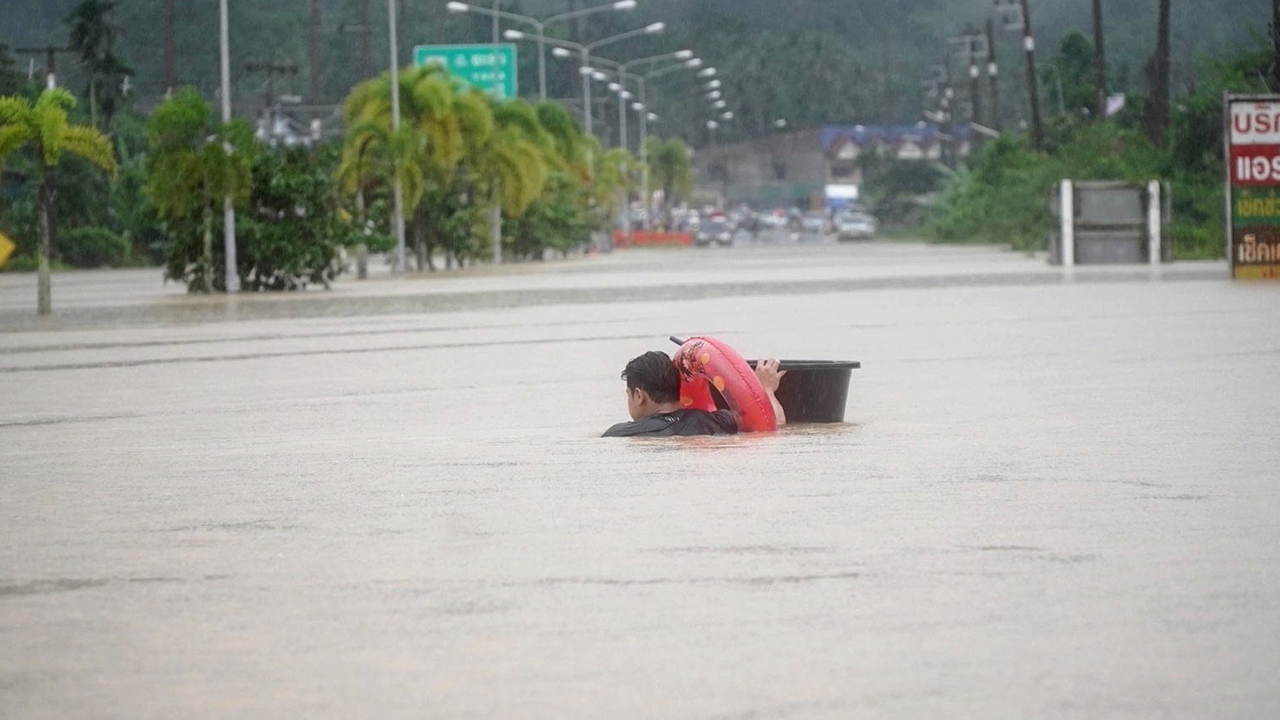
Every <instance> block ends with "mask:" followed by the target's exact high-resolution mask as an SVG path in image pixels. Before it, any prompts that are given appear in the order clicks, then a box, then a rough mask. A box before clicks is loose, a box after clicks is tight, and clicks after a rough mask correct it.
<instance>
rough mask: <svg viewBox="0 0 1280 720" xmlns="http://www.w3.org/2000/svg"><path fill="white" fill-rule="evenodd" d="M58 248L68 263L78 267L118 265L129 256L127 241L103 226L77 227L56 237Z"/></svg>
mask: <svg viewBox="0 0 1280 720" xmlns="http://www.w3.org/2000/svg"><path fill="white" fill-rule="evenodd" d="M58 250H59V251H60V252H61V254H62V259H63V261H65V262H66V263H67V264H68V265H71V266H72V267H78V268H97V267H103V266H104V265H105V266H113V267H116V266H120V265H123V264H124V263H125V261H126V260H127V259H128V257H129V243H128V242H126V241H125V239H124V238H122V237H120V236H119V235H117V234H115V233H113V232H111V231H110V230H108V229H106V228H103V227H94V226H88V227H78V228H75V229H72V230H68V231H66V232H64V233H61V235H60V236H59V238H58Z"/></svg>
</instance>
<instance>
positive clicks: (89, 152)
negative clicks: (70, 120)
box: [60, 125, 116, 174]
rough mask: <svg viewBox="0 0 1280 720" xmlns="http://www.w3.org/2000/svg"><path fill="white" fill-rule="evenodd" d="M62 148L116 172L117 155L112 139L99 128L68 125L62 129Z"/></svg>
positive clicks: (106, 169) (110, 171)
mask: <svg viewBox="0 0 1280 720" xmlns="http://www.w3.org/2000/svg"><path fill="white" fill-rule="evenodd" d="M60 144H61V145H62V149H63V150H64V151H65V152H69V153H71V154H72V155H79V156H80V157H82V158H84V159H86V160H88V161H89V162H91V163H93V164H94V165H97V166H98V167H100V168H102V169H103V170H105V171H107V172H108V173H111V174H115V171H116V156H115V148H114V147H112V145H111V140H110V139H108V138H107V136H106V135H104V134H102V132H101V131H100V130H98V129H97V128H93V127H89V126H88V125H68V126H66V127H65V128H63V130H62V139H61V143H60Z"/></svg>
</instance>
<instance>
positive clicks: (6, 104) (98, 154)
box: [0, 88, 116, 315]
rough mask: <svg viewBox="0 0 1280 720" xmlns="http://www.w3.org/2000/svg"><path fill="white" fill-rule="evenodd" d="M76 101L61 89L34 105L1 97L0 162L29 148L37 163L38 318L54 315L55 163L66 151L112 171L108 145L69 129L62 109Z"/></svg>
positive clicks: (92, 132) (82, 128)
mask: <svg viewBox="0 0 1280 720" xmlns="http://www.w3.org/2000/svg"><path fill="white" fill-rule="evenodd" d="M75 104H76V99H75V98H74V97H72V95H71V93H69V92H67V91H66V90H63V89H61V88H52V89H49V90H45V91H44V92H42V93H40V96H39V97H38V98H36V101H35V102H34V103H33V102H31V101H30V100H27V99H25V98H19V97H0V161H3V159H4V158H5V157H7V156H8V155H10V154H11V153H13V152H16V151H17V150H19V149H20V148H23V147H25V146H27V145H28V144H29V145H30V146H31V147H32V149H33V150H34V151H35V155H36V156H37V157H38V158H39V160H40V165H41V173H40V200H39V210H38V213H39V226H40V250H39V259H38V260H37V263H38V270H39V278H38V280H37V291H36V296H37V299H36V307H37V312H38V313H39V314H41V315H48V314H49V313H51V312H53V298H52V288H51V285H50V278H49V255H50V252H51V248H52V243H53V211H54V207H55V206H56V205H57V202H58V181H57V169H58V164H59V163H61V162H62V158H63V156H64V155H66V154H67V153H70V154H72V155H79V156H81V157H83V158H85V159H86V160H88V161H89V162H91V163H93V164H94V165H97V166H98V167H100V168H102V169H103V170H105V171H106V172H108V173H115V170H116V159H115V155H114V153H113V151H112V147H111V141H110V140H108V139H107V137H106V136H105V135H103V134H102V133H101V132H99V131H98V130H97V129H96V128H92V127H89V126H86V125H72V124H70V123H68V122H67V111H68V110H70V109H71V108H72V107H75Z"/></svg>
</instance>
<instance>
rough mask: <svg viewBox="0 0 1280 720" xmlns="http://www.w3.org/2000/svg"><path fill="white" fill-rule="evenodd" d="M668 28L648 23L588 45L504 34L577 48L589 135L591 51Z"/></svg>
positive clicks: (591, 128)
mask: <svg viewBox="0 0 1280 720" xmlns="http://www.w3.org/2000/svg"><path fill="white" fill-rule="evenodd" d="M623 2H625V0H623ZM623 2H619V3H615V4H614V5H613V6H611V7H619V6H621V5H622V4H623ZM666 28H667V24H666V23H661V22H655V23H650V24H648V25H645V26H644V27H642V28H636V29H635V30H631V31H629V32H624V33H621V34H619V35H614V36H612V37H607V38H604V39H603V40H596V41H595V42H593V43H588V44H586V45H581V44H579V43H576V42H570V41H568V40H561V39H559V38H550V37H547V36H545V35H537V36H530V35H529V34H528V33H525V32H521V31H519V30H508V31H506V32H505V33H504V36H505V37H507V38H509V39H511V40H525V39H530V40H537V41H540V42H545V43H547V44H549V45H553V46H555V47H561V48H566V49H570V50H576V51H577V52H578V54H579V55H580V56H581V57H582V67H580V68H579V69H578V72H579V73H581V75H582V104H583V109H582V117H583V126H584V127H585V129H586V131H587V134H588V135H594V134H595V132H594V130H595V126H594V122H593V120H594V118H593V114H592V112H591V75H592V74H593V71H592V68H591V51H592V50H593V49H595V48H598V47H602V46H604V45H608V44H610V43H615V42H620V41H622V40H628V39H630V38H633V37H638V36H640V35H653V34H656V33H660V32H662V31H663V30H665V29H666Z"/></svg>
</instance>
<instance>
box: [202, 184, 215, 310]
mask: <svg viewBox="0 0 1280 720" xmlns="http://www.w3.org/2000/svg"><path fill="white" fill-rule="evenodd" d="M200 285H201V287H202V289H203V290H204V291H205V292H207V293H211V292H213V211H212V210H210V209H209V206H208V205H205V208H204V249H203V250H202V251H201V253H200Z"/></svg>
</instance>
